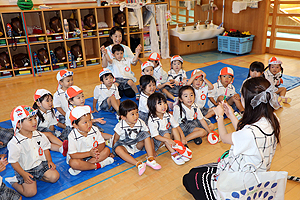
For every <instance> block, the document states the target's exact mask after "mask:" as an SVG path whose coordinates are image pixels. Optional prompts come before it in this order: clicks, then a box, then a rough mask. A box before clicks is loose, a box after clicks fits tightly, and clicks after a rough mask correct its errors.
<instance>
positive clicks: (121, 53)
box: [114, 51, 124, 61]
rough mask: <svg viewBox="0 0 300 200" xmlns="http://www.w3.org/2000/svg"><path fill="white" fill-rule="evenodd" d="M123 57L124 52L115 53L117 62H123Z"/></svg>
mask: <svg viewBox="0 0 300 200" xmlns="http://www.w3.org/2000/svg"><path fill="white" fill-rule="evenodd" d="M123 55H124V52H123V51H115V53H114V57H115V58H116V59H117V61H120V60H122V58H123Z"/></svg>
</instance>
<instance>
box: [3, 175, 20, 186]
mask: <svg viewBox="0 0 300 200" xmlns="http://www.w3.org/2000/svg"><path fill="white" fill-rule="evenodd" d="M5 181H6V182H8V183H9V184H10V185H11V186H12V185H13V184H14V183H17V182H18V179H17V177H16V176H13V177H7V178H5Z"/></svg>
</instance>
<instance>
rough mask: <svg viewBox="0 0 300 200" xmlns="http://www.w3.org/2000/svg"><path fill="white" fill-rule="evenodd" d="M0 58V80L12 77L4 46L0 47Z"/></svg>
mask: <svg viewBox="0 0 300 200" xmlns="http://www.w3.org/2000/svg"><path fill="white" fill-rule="evenodd" d="M0 57H1V58H0V78H3V77H12V76H13V69H12V63H11V59H10V56H9V52H8V48H7V47H6V46H0Z"/></svg>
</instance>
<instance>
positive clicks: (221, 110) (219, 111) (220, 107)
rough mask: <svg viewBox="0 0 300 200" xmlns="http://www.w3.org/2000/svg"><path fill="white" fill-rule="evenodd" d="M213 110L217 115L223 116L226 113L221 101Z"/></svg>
mask: <svg viewBox="0 0 300 200" xmlns="http://www.w3.org/2000/svg"><path fill="white" fill-rule="evenodd" d="M213 111H214V112H215V114H216V115H218V116H223V115H224V108H223V105H222V103H220V104H219V105H218V106H217V107H214V108H213Z"/></svg>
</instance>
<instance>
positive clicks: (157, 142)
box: [153, 127, 172, 151]
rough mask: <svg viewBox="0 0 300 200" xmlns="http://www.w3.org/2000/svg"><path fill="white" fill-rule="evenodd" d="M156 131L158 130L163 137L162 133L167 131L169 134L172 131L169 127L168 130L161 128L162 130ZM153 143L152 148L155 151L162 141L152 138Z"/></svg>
mask: <svg viewBox="0 0 300 200" xmlns="http://www.w3.org/2000/svg"><path fill="white" fill-rule="evenodd" d="M158 132H159V135H160V136H162V137H164V135H165V134H166V133H169V134H171V133H172V128H171V127H170V128H169V129H168V130H163V131H162V130H159V131H158ZM153 143H154V150H155V151H157V150H158V149H159V147H160V146H161V143H162V141H159V140H157V139H155V138H153Z"/></svg>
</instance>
